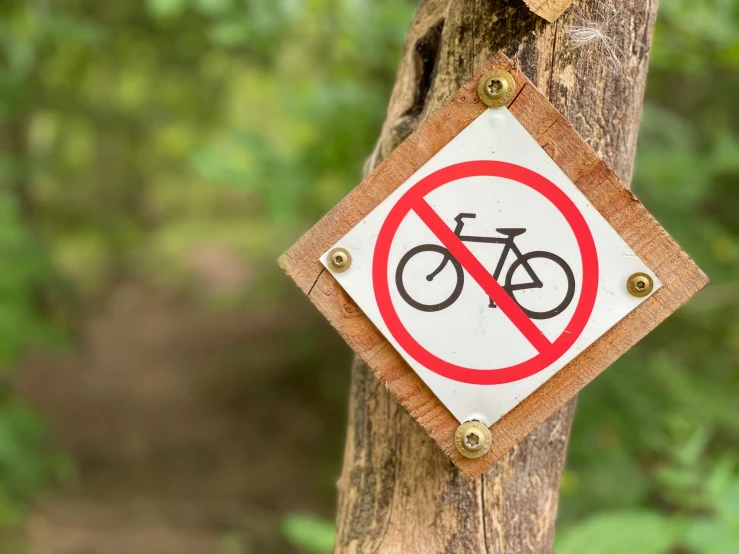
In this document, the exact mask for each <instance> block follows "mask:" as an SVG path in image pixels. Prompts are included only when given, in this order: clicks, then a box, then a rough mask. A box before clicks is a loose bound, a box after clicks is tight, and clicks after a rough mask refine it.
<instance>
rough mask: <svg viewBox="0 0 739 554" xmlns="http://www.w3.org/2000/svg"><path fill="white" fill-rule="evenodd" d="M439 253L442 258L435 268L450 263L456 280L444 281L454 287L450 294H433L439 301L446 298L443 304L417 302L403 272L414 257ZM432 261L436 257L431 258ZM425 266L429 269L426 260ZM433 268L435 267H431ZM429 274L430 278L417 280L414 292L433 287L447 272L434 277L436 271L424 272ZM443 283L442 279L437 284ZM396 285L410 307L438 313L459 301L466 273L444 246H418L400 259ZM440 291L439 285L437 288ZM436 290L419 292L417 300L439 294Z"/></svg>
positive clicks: (396, 272) (446, 284)
mask: <svg viewBox="0 0 739 554" xmlns="http://www.w3.org/2000/svg"><path fill="white" fill-rule="evenodd" d="M433 252H435V253H437V254H441V258H438V256H437V257H435V259H436V260H437V261H438V264H437V265H436V266H435V267H436V268H437V270H438V269H439V268H441V267H442V266H443V265H444V264H446V263H450V264H451V266H452V267H453V268H454V270H455V272H456V279H454V280H453V282H452V280H450V279H443V281H444V282H445V286H448V285H450V284H451V285H452V286H453V288H452V289H451V291H450V292H449V293H446V292H445V291H441V294H440V295H438V294H433V295H432V296H434V297H436V298H435V299H438V298H439V297H441V298H444V300H442V301H441V302H435V301H434V300H426V301H423V300H421V301H419V300H416V298H413V297H412V296H411V295H410V293H409V292H408V290H407V289H406V286H405V283H404V280H403V272H404V271H405V269H406V266H407V265H408V262H410V261H411V259H412V258H413V257H414V256H417V255H419V254H421V255H423V254H428V253H433ZM426 257H427V256H423V258H426ZM417 259H418V260H419V261H421V257H419V258H417ZM431 259H432V260H433V259H434V257H432V258H431ZM423 262H424V266H426V267H428V266H429V264H427V261H426V260H425V259H424V260H423ZM431 267H433V265H432V266H431ZM423 273H428V276H427V277H426V278H424V279H423V280H420V279H417V281H418V284H416V285H414V290H415V289H417V288H418V287H420V286H424V288H426V287H429V288H430V287H432V285H430V284H428V283H431V282H433V281H434V280H435V279H436V278H438V277H441V276H442V275H443V274H444V273H445V271H442V272H441V273H439V274H438V275H435V276H434V277H431V275H432V274H434V273H436V272H434V271H431V272H426V271H425V272H423ZM440 281H442V279H439V281H437V283H439V282H440ZM395 284H396V285H397V287H398V292H399V293H400V296H401V297H402V298H403V300H405V301H406V302H407V303H408V305H410V306H412V307H414V308H416V309H417V310H420V311H422V312H438V311H439V310H443V309H445V308H448V307H449V306H451V305H452V304H454V303H455V302H456V301H457V298H459V295H460V294H461V293H462V286H463V285H464V271H463V270H462V264H460V263H459V262H458V261H457V260H456V258H454V256H452V255H451V254H450V253H449V250H447V249H446V248H444V247H443V246H438V245H436V244H422V245H420V246H416V247H415V248H411V249H410V250H409V251H408V252H406V253H405V255H404V256H403V257H402V258H401V259H400V263H399V264H398V269H397V270H396V271H395ZM436 289H437V291H438V285H437V287H436ZM437 291H434V290H429V291H426V290H424V291H421V290H418V293H417V294H416V297H417V298H424V297H426V298H428V297H429V296H430V295H428V294H424V293H433V292H437Z"/></svg>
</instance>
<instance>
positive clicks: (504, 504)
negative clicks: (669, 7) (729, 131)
mask: <svg viewBox="0 0 739 554" xmlns="http://www.w3.org/2000/svg"><path fill="white" fill-rule="evenodd" d="M656 11H657V1H656V0H621V1H618V0H608V1H603V0H580V1H578V2H575V3H574V4H573V5H572V7H571V8H570V9H569V10H568V11H567V12H566V13H565V14H564V16H563V17H561V18H560V19H558V20H557V21H556V22H555V23H553V24H548V23H546V22H545V21H544V20H542V19H541V18H539V17H537V16H536V15H534V14H532V13H531V12H530V11H529V10H528V8H526V6H525V5H524V3H523V2H522V1H521V0H426V1H425V2H424V3H423V4H422V5H421V7H420V8H419V11H418V13H417V15H416V17H415V19H414V21H413V23H412V25H411V28H410V30H409V34H408V39H407V42H406V47H405V51H404V54H403V57H402V60H401V63H400V67H399V70H398V75H397V80H396V84H395V87H394V89H393V93H392V97H391V99H390V104H389V107H388V114H387V119H386V121H385V124H384V125H383V129H382V133H381V135H380V138H379V140H378V143H377V146H376V148H375V151H374V152H373V154H372V156H371V157H370V159H369V160H368V162H367V167H366V168H365V169H366V171H370V170H371V169H372V168H374V167H375V166H376V165H377V164H378V163H380V162H381V161H382V160H383V159H384V158H385V157H386V156H387V155H388V154H389V153H390V152H391V151H392V150H393V149H394V148H396V147H397V146H398V145H399V144H400V143H401V142H402V141H403V140H404V139H405V138H407V137H408V136H409V135H410V134H411V133H412V132H413V131H414V130H415V129H416V127H417V126H418V125H419V124H420V123H421V122H423V121H424V120H425V119H426V118H428V117H429V115H430V114H432V113H434V112H435V111H436V110H438V109H439V108H440V107H441V106H443V105H444V104H445V103H446V102H447V101H448V100H449V99H450V98H451V97H452V95H453V94H454V92H456V90H457V89H458V88H459V87H460V86H461V85H462V84H463V83H464V82H465V81H467V80H468V79H469V78H470V77H471V76H472V75H473V74H474V73H475V71H477V69H479V67H480V66H481V65H482V63H483V62H484V61H485V60H487V59H488V58H490V57H491V56H492V55H493V54H494V53H495V52H496V51H498V50H503V51H504V52H505V53H506V54H507V55H508V56H509V57H512V58H515V59H517V60H518V62H519V63H520V65H521V68H522V70H523V71H524V72H525V73H526V74H527V76H528V77H529V78H530V79H531V80H532V82H534V84H536V86H537V87H538V88H539V90H541V91H542V92H543V93H544V94H545V95H546V96H547V97H548V98H549V100H550V101H551V102H552V104H554V106H555V107H556V108H557V109H558V110H559V111H560V112H561V113H562V114H563V115H564V116H565V117H566V118H567V119H568V120H569V121H570V122H571V123H572V125H573V126H574V127H575V129H576V130H577V131H578V132H579V133H580V134H581V135H582V136H583V137H584V138H585V140H586V141H587V142H588V143H589V144H590V145H591V146H592V147H593V149H594V150H595V151H596V152H597V153H598V154H599V155H600V156H601V157H602V158H603V159H604V160H605V161H606V162H607V163H608V164H609V165H610V166H611V167H612V168H613V169H614V171H615V172H616V173H617V174H618V176H619V177H620V178H621V179H622V180H623V181H624V182H627V183H628V182H629V180H630V178H631V172H632V166H633V158H634V152H635V149H636V137H637V131H638V125H639V118H640V115H641V106H642V101H643V95H644V85H645V80H646V73H647V64H648V54H649V46H650V43H651V37H652V30H653V27H654V21H655V18H656ZM608 20H610V21H609V22H608V23H607V25H606V21H608ZM587 21H592V22H595V23H598V24H600V26H601V29H602V30H604V31H605V32H606V33H607V34H608V36H610V38H611V39H613V40H614V41H615V43H616V44H617V45H618V47H619V48H620V49H621V52H620V58H621V69H620V72H616V71H615V70H614V67H613V65H612V64H611V63H610V62H609V56H608V53H607V52H606V51H605V49H604V48H603V47H602V46H601V45H600V44H598V43H597V42H596V43H592V44H590V45H587V46H584V47H581V48H573V45H572V43H571V42H570V41H569V39H568V36H567V28H568V26H571V25H583V24H585V23H586V22H587ZM573 415H574V401H572V402H570V403H568V404H567V405H565V406H564V407H563V408H562V409H560V410H559V411H558V412H557V413H556V414H555V415H553V416H552V417H551V418H549V420H547V421H546V422H545V423H543V424H542V425H541V426H540V427H539V428H538V429H537V430H536V431H534V432H533V433H531V434H530V435H529V436H528V437H527V438H526V439H525V440H523V441H522V442H521V443H520V444H518V445H517V446H516V447H514V448H512V449H511V451H510V452H509V453H508V455H507V456H504V457H503V458H502V459H501V460H499V461H498V462H497V463H496V464H495V465H493V466H492V467H491V469H490V470H488V471H487V472H486V473H485V474H484V475H482V476H481V477H480V478H478V479H475V480H467V479H466V478H465V477H463V476H462V474H461V473H460V472H459V471H458V470H457V469H455V467H454V466H453V465H452V463H451V462H450V461H449V460H448V458H447V457H446V456H445V455H444V453H443V452H442V451H441V449H439V447H438V446H437V445H436V444H435V443H434V442H433V441H432V440H431V439H430V438H429V437H428V436H427V435H426V433H425V431H424V430H423V429H422V428H421V426H420V425H418V424H417V423H416V422H415V421H414V420H413V419H412V418H411V417H410V415H408V413H407V412H406V411H405V410H404V409H403V408H401V407H400V406H399V405H398V403H397V401H396V400H395V398H394V397H392V395H391V394H390V393H389V392H388V391H387V390H386V389H385V387H384V386H383V385H382V384H381V383H380V382H379V381H377V380H376V379H375V378H374V377H373V376H372V374H371V372H370V371H369V369H368V368H367V367H366V366H365V365H364V364H363V363H361V362H359V361H356V362H355V364H354V367H353V370H352V387H351V399H350V408H349V426H348V433H347V443H346V451H345V459H344V467H343V471H342V475H341V478H340V480H339V507H338V522H337V525H338V535H337V541H336V548H335V552H337V553H340V554H345V553H364V552H373V553H374V552H379V553H399V554H400V553H402V554H406V553H410V552H417V553H422V554H430V553H457V552H459V553H465V554H471V553H477V552H480V553H483V552H484V553H489V554H493V553H495V554H498V553H504V552H505V553H510V554H514V553H515V554H523V553H536V554H543V553H548V552H551V549H552V544H553V541H554V523H555V518H556V511H557V500H558V495H559V483H560V477H561V473H562V468H563V466H564V460H565V454H566V449H567V440H568V438H569V432H570V427H571V423H572V418H573Z"/></svg>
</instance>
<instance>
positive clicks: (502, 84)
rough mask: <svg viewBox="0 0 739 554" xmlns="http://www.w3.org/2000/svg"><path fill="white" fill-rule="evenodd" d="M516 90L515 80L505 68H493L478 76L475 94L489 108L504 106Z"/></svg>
mask: <svg viewBox="0 0 739 554" xmlns="http://www.w3.org/2000/svg"><path fill="white" fill-rule="evenodd" d="M515 92H516V81H515V80H514V79H513V75H511V74H510V73H509V72H508V71H506V70H505V69H493V70H491V71H488V72H487V73H485V75H483V76H482V77H481V78H480V81H479V82H478V83H477V94H478V96H479V97H480V100H482V103H483V104H485V105H486V106H489V107H491V108H500V107H501V106H505V105H506V104H507V103H508V102H509V101H510V100H511V99H512V98H513V94H514V93H515Z"/></svg>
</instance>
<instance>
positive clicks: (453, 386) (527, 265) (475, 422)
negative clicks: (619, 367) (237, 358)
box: [279, 52, 708, 477]
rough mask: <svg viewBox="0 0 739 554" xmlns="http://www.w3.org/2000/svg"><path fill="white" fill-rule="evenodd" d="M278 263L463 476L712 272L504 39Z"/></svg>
mask: <svg viewBox="0 0 739 554" xmlns="http://www.w3.org/2000/svg"><path fill="white" fill-rule="evenodd" d="M586 123H588V122H586ZM588 124H590V123H588ZM594 124H596V125H597V123H594ZM390 134H392V132H391V133H390ZM377 152H378V153H380V152H382V148H378V150H377ZM279 263H280V265H281V267H282V268H283V269H284V270H285V272H286V273H287V274H288V275H289V276H290V277H291V278H292V279H293V280H294V281H295V283H296V284H297V285H298V286H299V287H300V289H301V290H302V291H303V292H304V293H305V294H306V295H307V296H308V297H309V298H310V299H311V301H312V302H313V303H314V304H315V305H316V307H317V308H318V309H319V310H320V311H321V312H322V313H323V315H324V316H326V318H327V319H328V320H329V322H330V323H331V324H332V325H333V326H334V327H335V328H336V329H337V331H338V332H339V333H340V334H341V336H342V337H343V338H344V340H346V342H347V343H348V344H349V345H350V346H351V348H352V349H353V350H354V351H355V352H356V354H357V355H358V356H359V357H360V358H361V359H362V360H363V361H364V362H365V363H366V364H367V366H369V368H370V369H371V370H372V372H373V373H374V375H375V376H376V377H377V378H378V379H379V380H380V381H381V382H382V383H383V384H384V385H385V386H386V387H387V388H388V389H389V390H390V391H391V392H392V393H393V394H394V395H395V397H396V399H397V400H398V402H399V403H400V404H401V405H402V406H403V407H404V408H406V409H407V410H408V412H409V413H410V415H411V416H412V417H413V418H414V419H415V420H416V421H417V422H418V423H419V424H420V425H422V426H423V427H424V429H425V430H426V432H427V433H428V434H429V435H430V436H431V437H432V438H433V439H434V440H435V441H436V442H437V443H438V444H439V446H440V447H441V448H442V449H443V450H444V451H445V452H446V454H447V455H448V456H449V457H450V458H451V460H452V461H453V462H454V463H455V464H456V465H457V467H459V468H460V469H461V471H462V472H464V474H465V475H467V476H469V477H475V476H478V475H480V473H482V472H483V471H484V470H485V469H486V468H487V467H489V466H490V464H492V463H493V462H494V461H495V460H497V459H499V458H500V457H501V456H503V455H504V454H505V453H506V452H508V451H509V450H510V448H511V447H512V446H513V445H514V444H516V443H517V442H518V441H520V440H521V439H522V438H523V437H525V436H526V435H527V434H528V433H530V432H531V431H533V430H534V429H535V428H536V427H537V426H539V425H540V424H541V423H542V422H543V421H544V420H546V419H547V418H548V417H550V416H551V415H552V414H553V413H554V412H555V411H556V410H558V409H560V408H561V407H562V406H563V405H564V404H565V403H566V402H567V401H568V400H570V399H571V398H572V397H573V396H574V395H576V394H577V393H578V392H579V391H580V390H581V389H582V388H583V387H584V386H585V385H586V384H587V383H588V382H590V381H591V380H592V379H593V378H595V377H596V376H597V375H598V374H599V373H601V372H602V371H603V370H605V369H606V368H607V367H608V366H609V365H611V364H612V363H613V362H614V361H615V360H616V359H617V358H618V357H619V356H620V355H622V354H623V353H624V352H626V351H627V350H628V349H629V348H631V347H632V346H633V345H634V344H636V342H638V341H639V340H640V339H641V338H642V337H644V336H645V335H646V334H647V333H649V332H650V331H651V330H652V329H654V328H655V327H656V326H657V325H658V324H659V323H660V322H661V321H662V320H664V319H665V318H666V317H667V316H668V315H669V314H671V313H672V312H674V311H675V310H676V309H677V308H678V307H679V306H681V305H682V304H684V303H685V302H686V301H687V300H688V299H689V298H690V297H691V296H692V295H693V294H695V292H697V291H698V290H700V289H701V288H702V287H703V286H704V285H705V284H706V283H707V282H708V279H707V278H706V276H705V275H704V274H703V272H702V271H701V270H700V268H699V267H698V266H696V265H695V263H693V261H692V260H691V259H690V258H689V257H688V255H687V254H686V253H685V252H684V251H683V250H682V249H681V248H680V247H679V246H678V245H677V244H676V243H675V241H674V240H672V238H671V237H670V236H669V234H668V233H667V232H666V231H665V230H664V229H663V228H662V227H660V225H659V224H658V223H657V222H656V221H655V220H654V218H653V217H652V216H651V215H650V214H649V212H648V211H647V210H646V208H645V207H644V206H643V205H642V204H641V203H640V202H639V200H638V199H637V198H636V197H635V196H634V195H633V194H632V193H631V191H630V190H629V189H628V187H627V186H626V185H625V184H624V183H622V182H621V181H620V180H619V178H618V177H617V176H616V175H615V174H614V173H613V171H611V170H610V169H609V168H608V166H607V165H606V164H605V163H604V162H603V161H602V160H600V159H599V157H598V155H597V153H596V152H594V151H593V149H592V148H591V147H590V146H589V145H588V144H587V143H586V142H585V141H584V140H583V139H582V137H580V136H579V135H578V134H577V132H576V131H575V130H574V129H573V128H572V126H571V125H570V124H569V123H568V122H567V121H566V120H565V118H564V117H563V116H562V115H561V114H560V113H559V112H557V110H556V109H555V108H554V106H552V105H551V104H550V103H549V101H548V100H547V98H546V97H545V96H544V95H543V94H542V93H541V92H539V91H538V90H537V89H536V88H535V87H534V86H533V84H532V83H531V81H529V80H528V79H527V78H526V76H525V75H524V74H523V72H522V71H521V70H520V68H518V67H517V66H516V64H514V63H513V62H512V61H511V60H509V59H508V58H506V56H505V55H504V54H503V53H502V52H498V53H497V54H496V55H495V56H494V57H493V58H492V59H491V60H489V61H488V62H487V63H486V64H485V65H484V67H483V69H482V70H481V72H480V73H479V74H478V75H477V76H476V77H474V78H473V79H472V80H470V81H469V82H467V83H466V84H465V85H463V86H462V88H460V89H459V90H458V91H457V93H456V94H455V95H454V97H453V98H452V99H451V100H450V101H449V103H448V104H446V105H445V106H444V107H443V108H441V109H440V110H439V111H438V112H436V113H435V114H434V115H433V116H431V117H430V118H429V119H428V120H427V121H426V122H425V123H424V124H423V125H422V126H421V127H419V128H418V129H417V130H416V131H415V132H414V133H413V134H412V135H411V136H409V137H408V138H406V139H405V141H404V142H403V143H402V144H400V145H399V146H398V147H397V148H396V149H395V150H394V151H393V152H392V153H391V154H390V155H389V156H388V157H387V158H386V159H385V160H384V161H383V162H382V163H381V164H380V165H379V166H377V168H376V169H375V170H374V171H373V172H372V173H370V174H369V175H368V176H367V177H366V178H365V179H364V180H363V181H362V183H360V184H359V185H358V186H357V187H355V188H354V189H353V190H352V191H351V192H350V193H349V194H348V195H347V196H346V197H345V198H344V199H343V200H342V201H341V202H339V203H338V204H337V205H336V206H335V207H334V208H333V209H332V210H331V211H330V212H329V213H328V214H326V216H325V217H323V218H322V219H321V220H320V221H318V222H317V223H316V224H315V225H314V226H313V228H312V229H310V230H309V231H308V232H307V233H306V234H305V235H304V236H303V237H302V238H301V239H300V240H298V241H297V242H296V243H295V244H294V245H293V246H292V247H291V248H290V249H289V250H288V251H287V252H286V253H285V254H284V255H283V256H282V257H281V258H280V260H279ZM371 398H374V393H373V395H372V396H371ZM371 405H372V404H371V403H368V406H371Z"/></svg>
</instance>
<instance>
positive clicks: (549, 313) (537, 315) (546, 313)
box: [504, 250, 575, 319]
mask: <svg viewBox="0 0 739 554" xmlns="http://www.w3.org/2000/svg"><path fill="white" fill-rule="evenodd" d="M535 259H542V260H549V261H550V262H554V263H555V264H557V265H558V266H559V267H560V268H561V270H562V271H563V272H564V274H565V277H566V279H567V286H566V288H565V293H564V298H563V299H562V301H561V302H560V303H559V304H557V305H556V306H555V307H554V308H552V309H550V310H543V311H537V310H533V309H529V308H527V307H526V306H524V305H523V304H522V303H521V300H520V299H519V298H516V292H517V291H522V290H527V289H531V288H534V287H530V286H518V287H517V286H516V285H514V284H513V275H514V273H515V272H516V270H517V269H518V268H519V267H520V266H521V265H523V264H527V265H528V264H529V262H530V261H531V260H535ZM542 286H544V284H542ZM504 288H505V290H506V292H508V294H509V295H510V296H511V298H513V300H514V301H515V302H516V304H518V306H519V307H520V308H521V309H522V310H523V312H524V313H525V314H526V315H527V316H529V317H530V318H531V319H550V318H552V317H554V316H556V315H559V314H561V313H562V312H563V311H565V310H566V309H567V306H569V305H570V302H572V299H573V298H574V297H575V275H574V274H573V273H572V269H571V268H570V266H569V265H567V262H565V261H564V260H563V259H562V258H560V257H559V256H557V255H556V254H552V253H551V252H545V251H543V250H542V251H536V252H529V253H528V254H524V255H523V256H520V257H519V258H518V259H517V260H516V261H514V262H513V263H512V264H511V267H510V268H509V269H508V274H507V275H506V284H505V287H504Z"/></svg>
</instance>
